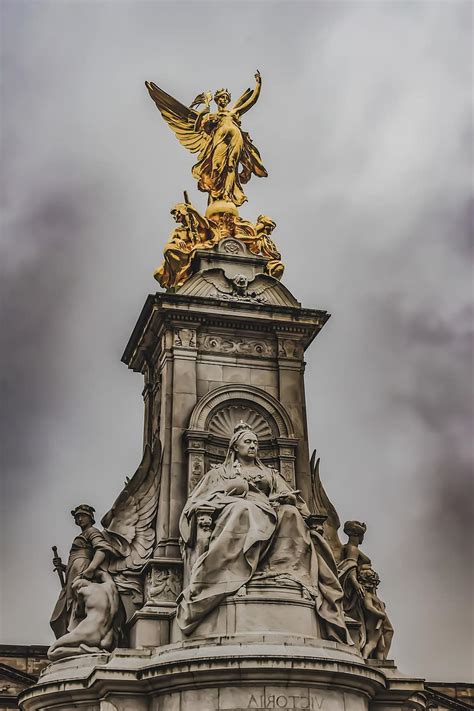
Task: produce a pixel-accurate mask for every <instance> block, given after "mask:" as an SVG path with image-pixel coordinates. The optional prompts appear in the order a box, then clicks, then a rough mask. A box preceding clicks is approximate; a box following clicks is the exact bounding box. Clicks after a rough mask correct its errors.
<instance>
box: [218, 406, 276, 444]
mask: <svg viewBox="0 0 474 711" xmlns="http://www.w3.org/2000/svg"><path fill="white" fill-rule="evenodd" d="M239 422H246V423H247V424H248V425H250V427H251V428H252V430H253V432H255V434H256V435H257V437H258V439H259V441H260V442H261V441H262V440H269V439H271V437H272V431H271V429H270V425H269V424H268V422H267V420H266V419H265V418H264V417H263V416H262V415H261V414H260V412H257V411H256V410H254V409H252V408H251V407H248V406H245V405H228V406H227V407H223V408H222V409H220V410H218V411H217V412H216V414H215V415H214V416H213V418H212V419H211V420H210V422H209V433H210V434H212V435H216V436H217V437H221V438H224V439H230V438H231V436H232V433H233V431H234V427H235V425H237V424H238V423H239Z"/></svg>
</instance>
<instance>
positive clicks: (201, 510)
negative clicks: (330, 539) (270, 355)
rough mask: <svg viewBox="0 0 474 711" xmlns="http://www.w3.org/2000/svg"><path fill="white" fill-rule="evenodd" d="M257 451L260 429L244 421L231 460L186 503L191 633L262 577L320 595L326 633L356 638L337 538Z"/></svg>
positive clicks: (185, 603)
mask: <svg viewBox="0 0 474 711" xmlns="http://www.w3.org/2000/svg"><path fill="white" fill-rule="evenodd" d="M257 453H258V437H257V435H256V434H255V433H254V432H252V430H251V428H250V427H249V425H246V424H245V423H242V422H241V423H240V424H238V425H237V426H236V427H235V429H234V433H233V436H232V438H231V440H230V443H229V448H228V450H227V455H226V458H225V460H224V463H223V464H222V465H220V466H217V467H214V468H212V469H211V470H210V471H209V472H207V473H206V474H205V475H204V476H203V478H202V479H201V481H200V482H199V483H198V484H197V486H196V487H195V489H194V490H193V491H192V492H191V494H190V496H189V498H188V501H187V502H186V505H185V507H184V509H183V513H182V515H181V519H180V532H181V536H182V539H183V544H184V549H185V566H187V570H186V574H187V581H188V584H187V585H186V587H185V588H184V590H183V592H182V593H181V595H180V596H179V598H178V610H177V621H178V624H179V626H180V628H181V630H182V631H183V633H184V634H185V635H189V634H191V633H192V632H193V630H194V629H195V628H196V627H197V626H198V625H199V623H200V622H201V621H202V620H203V619H204V617H205V616H206V615H207V614H208V613H209V612H211V611H212V610H213V609H215V608H216V607H217V606H218V605H219V603H220V602H221V601H222V600H224V598H225V597H226V596H228V595H232V594H234V593H236V592H237V591H238V590H239V589H240V588H242V586H245V585H246V584H247V583H249V581H250V580H251V579H252V578H253V577H254V576H255V575H258V576H262V577H267V578H272V577H273V578H275V579H276V580H277V581H278V580H285V579H286V580H288V579H289V580H292V581H293V582H296V583H299V584H300V585H301V587H302V588H303V589H304V591H305V593H306V595H307V596H308V597H310V598H311V599H313V600H314V609H315V614H316V615H317V617H318V623H319V629H320V631H321V636H322V637H323V638H325V639H331V640H334V641H336V642H342V643H345V644H352V641H351V638H350V636H349V633H348V631H347V628H346V625H345V622H344V612H343V609H342V599H343V592H342V589H341V586H340V583H339V580H338V576H337V568H336V563H335V561H334V557H333V554H332V551H331V549H330V547H329V544H328V543H327V542H326V541H325V539H324V538H323V537H322V536H321V535H320V534H319V533H318V532H317V531H316V530H314V529H313V528H311V527H310V526H309V525H308V524H307V523H306V520H305V519H306V518H308V517H309V516H310V512H309V510H308V508H307V506H306V504H305V502H304V501H303V499H302V498H301V497H300V496H299V491H294V490H292V489H291V488H290V487H289V486H288V483H287V482H286V481H285V479H284V478H283V477H282V476H281V475H280V474H279V473H278V472H277V471H276V470H275V469H271V468H269V467H267V466H265V464H263V462H262V461H261V460H260V459H259V458H258V454H257ZM200 517H201V519H206V520H207V524H208V525H207V526H206V529H207V540H206V541H205V545H204V546H203V545H202V541H199V540H198V538H199V537H198V536H197V532H196V531H197V526H198V519H199V518H200ZM211 517H212V525H211V526H209V523H210V518H211ZM309 520H310V519H309Z"/></svg>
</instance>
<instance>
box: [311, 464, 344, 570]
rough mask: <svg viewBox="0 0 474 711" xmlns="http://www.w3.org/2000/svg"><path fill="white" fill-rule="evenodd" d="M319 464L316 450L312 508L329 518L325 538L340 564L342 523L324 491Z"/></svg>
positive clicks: (325, 527) (312, 481)
mask: <svg viewBox="0 0 474 711" xmlns="http://www.w3.org/2000/svg"><path fill="white" fill-rule="evenodd" d="M319 464H320V459H319V457H318V458H316V450H314V452H313V454H312V455H311V461H310V464H309V467H310V474H311V494H312V499H313V500H312V502H311V506H312V509H313V511H314V513H316V514H321V515H324V516H327V519H326V521H325V522H324V524H323V529H324V537H325V538H326V540H327V542H328V543H329V545H330V546H331V549H332V552H333V555H334V558H335V559H336V562H338V561H339V560H340V558H341V549H342V544H341V541H340V539H339V534H338V530H339V528H340V527H341V521H340V519H339V515H338V513H337V511H336V509H335V508H334V505H333V503H332V502H331V501H330V499H329V497H328V495H327V494H326V491H325V490H324V486H323V485H322V483H321V475H320V472H319Z"/></svg>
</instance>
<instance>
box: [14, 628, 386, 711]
mask: <svg viewBox="0 0 474 711" xmlns="http://www.w3.org/2000/svg"><path fill="white" fill-rule="evenodd" d="M291 642H292V644H290V643H291ZM313 645H315V640H313V639H311V638H304V637H300V638H293V640H290V638H288V637H287V636H286V635H284V636H282V637H281V638H278V637H277V636H273V637H272V639H271V641H269V640H267V638H266V636H265V635H264V634H261V633H260V634H257V633H255V634H248V635H247V636H246V637H245V636H240V637H239V638H235V637H231V638H226V637H220V638H217V639H215V640H212V641H211V640H208V641H205V640H202V639H201V640H193V641H188V642H181V643H177V644H174V645H168V646H164V647H160V648H159V649H156V650H151V649H150V650H146V651H140V650H120V649H117V650H116V651H115V652H113V653H112V654H111V655H90V656H84V657H76V658H73V659H69V660H64V661H62V662H56V663H54V664H52V665H50V666H49V667H48V668H47V669H46V671H45V672H44V673H43V675H42V676H41V678H40V680H39V683H38V685H37V686H36V687H34V688H33V689H30V690H28V691H27V692H26V693H25V694H24V695H23V698H22V709H23V711H39V709H42V710H46V709H52V708H53V707H54V709H55V711H66V709H67V711H70V710H71V709H72V708H81V709H87V711H142V710H143V711H145V709H146V710H147V711H231V710H232V711H236V710H237V709H239V710H240V709H249V708H250V709H252V708H255V709H272V708H273V709H283V711H286V710H287V709H304V708H306V709H326V710H327V711H336V709H341V711H343V710H344V711H364V710H366V709H368V706H369V702H370V699H371V698H373V697H374V695H375V694H376V693H377V691H378V690H381V689H383V688H384V686H385V680H384V676H383V674H382V673H381V672H380V671H378V670H374V669H372V668H370V667H368V666H366V665H365V664H364V663H363V662H362V660H361V658H360V656H359V655H358V654H357V653H355V652H353V651H352V650H351V649H350V648H348V647H346V646H344V645H339V644H336V643H334V642H321V641H320V640H319V643H318V644H317V646H313ZM107 704H109V705H107Z"/></svg>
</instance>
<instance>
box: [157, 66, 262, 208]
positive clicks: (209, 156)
mask: <svg viewBox="0 0 474 711" xmlns="http://www.w3.org/2000/svg"><path fill="white" fill-rule="evenodd" d="M255 80H256V86H255V88H254V89H253V90H252V89H247V90H246V91H245V92H244V93H243V94H242V96H241V97H240V98H239V99H238V101H237V102H236V103H235V104H234V105H233V106H232V107H231V108H229V104H230V101H231V95H230V93H229V91H228V90H227V89H219V90H218V91H216V93H215V94H214V101H215V103H216V104H217V111H216V112H215V113H210V109H209V104H210V100H211V97H212V94H211V93H210V92H206V93H204V94H202V95H200V96H198V97H197V98H196V100H195V101H194V102H193V104H192V105H191V106H190V107H187V106H184V105H183V104H181V103H180V102H179V101H177V100H176V99H174V98H173V97H172V96H170V95H169V94H167V93H166V92H164V91H163V90H162V89H160V88H159V87H158V86H157V85H156V84H154V83H153V82H145V83H146V87H147V89H148V91H149V93H150V96H151V98H152V99H153V101H154V102H155V104H156V106H157V107H158V109H159V111H160V113H161V115H162V116H163V118H164V119H165V121H166V122H167V123H168V125H169V127H170V128H171V129H172V131H174V133H175V135H176V137H177V139H178V140H179V142H180V143H181V144H182V145H183V146H184V147H185V148H187V149H188V150H189V151H191V153H198V162H197V163H196V165H195V166H194V167H193V169H192V173H193V177H194V178H196V180H197V181H198V188H199V190H201V191H203V192H207V193H208V194H209V203H211V202H214V201H216V200H223V201H227V202H231V203H234V205H237V206H239V205H242V204H243V203H244V202H246V200H247V197H246V196H245V194H244V192H243V190H242V184H245V183H248V181H249V180H250V178H251V176H252V175H257V176H259V177H266V176H267V171H266V170H265V168H264V166H263V163H262V159H261V157H260V153H259V152H258V150H257V148H255V146H254V145H253V143H252V140H251V138H250V136H249V135H248V133H245V131H242V129H241V127H240V120H241V117H242V115H243V114H244V113H245V112H246V111H248V110H249V109H251V108H252V106H254V105H255V103H256V102H257V100H258V97H259V95H260V89H261V86H262V79H261V77H260V72H258V71H257V72H256V74H255ZM200 104H205V108H204V109H203V110H202V111H200V112H197V111H196V110H195V109H194V108H193V107H194V106H199V105H200Z"/></svg>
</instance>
